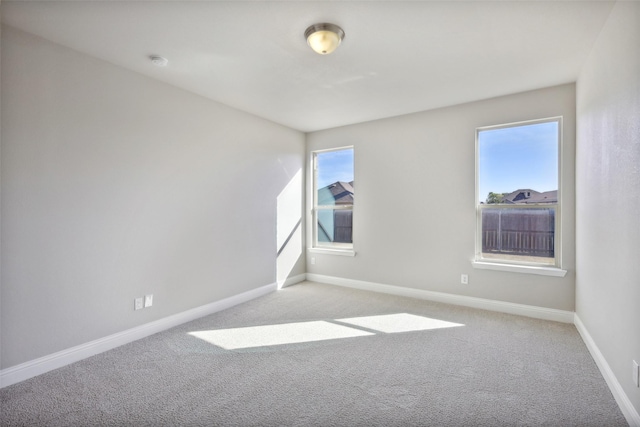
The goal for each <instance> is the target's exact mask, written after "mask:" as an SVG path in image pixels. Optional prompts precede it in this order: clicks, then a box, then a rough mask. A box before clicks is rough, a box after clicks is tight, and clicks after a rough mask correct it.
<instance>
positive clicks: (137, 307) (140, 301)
mask: <svg viewBox="0 0 640 427" xmlns="http://www.w3.org/2000/svg"><path fill="white" fill-rule="evenodd" d="M143 303H144V301H143V299H142V298H136V299H135V300H133V308H134V309H135V310H142V309H143V308H144V305H143Z"/></svg>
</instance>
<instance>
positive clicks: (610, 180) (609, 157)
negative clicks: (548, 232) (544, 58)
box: [576, 1, 640, 425]
mask: <svg viewBox="0 0 640 427" xmlns="http://www.w3.org/2000/svg"><path fill="white" fill-rule="evenodd" d="M577 117H578V118H577V140H578V143H577V156H576V201H577V209H578V212H579V215H578V218H577V222H576V239H577V262H576V266H577V277H576V313H577V315H578V316H579V318H580V319H581V321H582V323H583V324H584V325H585V327H586V329H587V330H588V331H589V334H590V335H591V337H592V338H593V340H594V342H595V343H596V345H597V346H598V348H599V350H600V351H601V353H602V354H603V356H604V358H605V359H606V361H607V363H608V364H609V366H610V367H611V369H612V371H613V373H614V374H615V376H616V378H617V380H618V382H619V383H620V385H621V386H622V388H623V389H624V392H625V394H626V395H627V396H628V397H629V399H630V401H631V403H632V404H633V406H634V408H635V410H636V413H640V388H637V387H635V385H634V384H633V382H632V379H631V373H632V368H631V366H632V364H631V363H632V362H631V361H632V360H636V361H638V362H639V363H640V196H639V195H638V191H639V190H640V3H638V2H621V1H618V2H617V3H616V4H615V6H614V8H613V10H612V12H611V15H610V17H609V20H608V21H607V23H606V25H605V27H604V28H603V30H602V33H601V34H600V37H599V39H598V41H597V43H596V45H595V46H594V49H593V51H592V52H591V55H590V57H589V59H588V61H587V62H586V64H585V65H584V67H583V69H582V71H581V74H580V76H579V79H578V82H577ZM638 420H639V421H638V422H640V418H638ZM638 425H640V424H638Z"/></svg>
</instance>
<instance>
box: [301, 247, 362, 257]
mask: <svg viewBox="0 0 640 427" xmlns="http://www.w3.org/2000/svg"><path fill="white" fill-rule="evenodd" d="M309 252H311V253H313V254H326V255H341V256H356V253H355V251H354V250H353V249H330V248H309Z"/></svg>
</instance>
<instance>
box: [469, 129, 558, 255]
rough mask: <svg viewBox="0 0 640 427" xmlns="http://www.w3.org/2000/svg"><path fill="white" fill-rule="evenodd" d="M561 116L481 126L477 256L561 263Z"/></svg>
mask: <svg viewBox="0 0 640 427" xmlns="http://www.w3.org/2000/svg"><path fill="white" fill-rule="evenodd" d="M561 128H562V121H561V118H553V119H545V120H536V121H530V122H525V123H515V124H508V125H502V126H492V127H484V128H479V129H477V131H476V153H477V159H476V160H477V168H476V170H477V177H476V186H477V189H476V201H477V202H476V205H477V237H476V261H483V262H487V263H500V264H519V265H525V266H540V267H560V253H559V252H560V233H559V224H560V198H559V194H560V193H559V191H558V190H559V177H560V167H559V164H560V162H559V160H560V159H559V157H560V152H561V149H560V146H561V137H560V135H561Z"/></svg>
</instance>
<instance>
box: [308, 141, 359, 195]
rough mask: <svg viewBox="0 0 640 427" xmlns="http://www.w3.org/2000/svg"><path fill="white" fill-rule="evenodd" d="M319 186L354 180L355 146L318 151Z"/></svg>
mask: <svg viewBox="0 0 640 427" xmlns="http://www.w3.org/2000/svg"><path fill="white" fill-rule="evenodd" d="M317 158H318V188H322V187H325V186H327V185H329V184H332V183H334V182H336V181H344V182H351V181H353V148H349V149H345V150H339V151H327V152H324V153H318V155H317Z"/></svg>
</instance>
